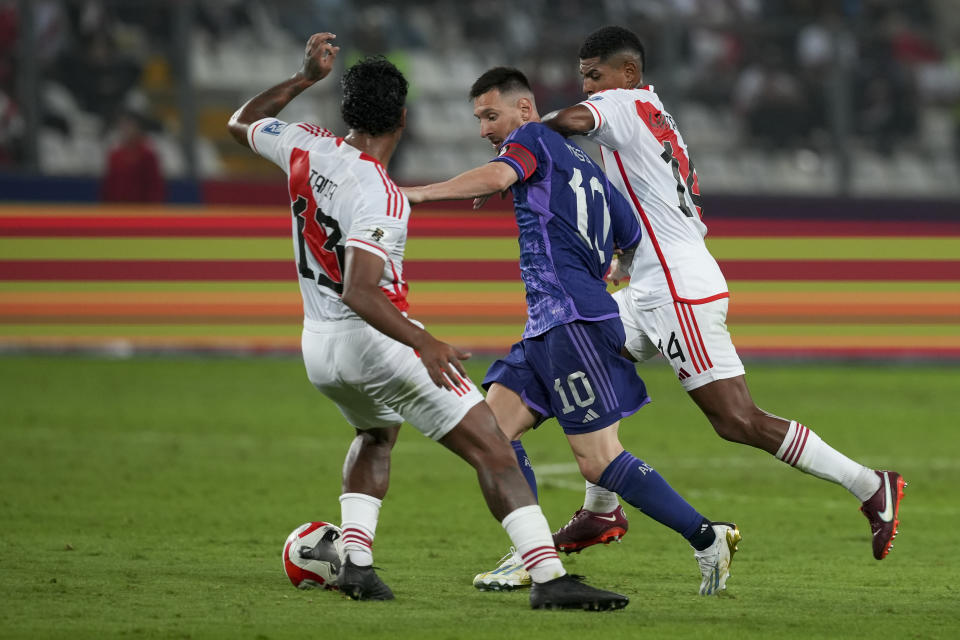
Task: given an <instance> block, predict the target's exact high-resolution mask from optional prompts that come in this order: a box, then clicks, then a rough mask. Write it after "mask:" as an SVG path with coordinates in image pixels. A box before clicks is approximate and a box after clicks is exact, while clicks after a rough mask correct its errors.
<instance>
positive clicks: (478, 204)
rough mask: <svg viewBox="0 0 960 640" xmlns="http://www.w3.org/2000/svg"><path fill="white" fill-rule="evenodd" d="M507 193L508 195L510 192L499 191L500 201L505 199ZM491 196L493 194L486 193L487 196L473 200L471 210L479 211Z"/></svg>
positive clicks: (507, 190)
mask: <svg viewBox="0 0 960 640" xmlns="http://www.w3.org/2000/svg"><path fill="white" fill-rule="evenodd" d="M508 193H510V190H509V189H506V190H504V191H501V192H500V199H501V200H503V199H504V198H506V197H507V194H508ZM491 196H493V194H492V193H488V194H487V195H485V196H480V197H479V198H474V199H473V209H474V210H477V209H479V208H480V207H482V206H483V205H485V204H487V200H489V199H490V198H491Z"/></svg>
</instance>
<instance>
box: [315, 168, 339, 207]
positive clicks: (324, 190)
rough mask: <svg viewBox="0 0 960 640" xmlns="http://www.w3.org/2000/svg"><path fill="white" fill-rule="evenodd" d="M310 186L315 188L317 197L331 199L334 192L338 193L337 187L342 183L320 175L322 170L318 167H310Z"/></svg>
mask: <svg viewBox="0 0 960 640" xmlns="http://www.w3.org/2000/svg"><path fill="white" fill-rule="evenodd" d="M310 186H311V187H312V188H313V193H314V194H315V195H316V196H317V198H326V199H328V200H329V199H330V198H332V197H333V194H334V193H336V191H337V187H339V186H340V185H338V184H337V183H336V182H334V181H333V180H331V179H330V178H327V177H324V176H322V175H320V172H319V171H317V170H316V169H310Z"/></svg>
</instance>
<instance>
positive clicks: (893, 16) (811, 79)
mask: <svg viewBox="0 0 960 640" xmlns="http://www.w3.org/2000/svg"><path fill="white" fill-rule="evenodd" d="M178 4H179V3H170V2H164V1H161V0H139V1H132V0H29V5H30V13H31V19H32V22H33V25H32V28H33V30H34V34H35V40H34V42H35V47H34V48H33V49H32V50H30V51H29V52H25V51H24V49H23V48H22V47H19V46H18V41H20V39H21V37H22V36H23V33H24V25H23V24H22V22H23V20H22V16H21V15H20V14H21V10H22V8H23V6H24V3H23V1H22V0H19V1H18V0H0V169H2V168H8V169H11V168H12V169H16V168H17V167H19V166H21V165H22V164H23V162H24V155H23V149H24V144H23V143H24V136H25V135H26V127H25V118H24V115H25V109H28V108H34V105H30V106H29V107H27V106H24V105H23V104H21V101H22V100H23V96H22V95H21V94H22V92H19V91H18V86H19V84H18V81H19V80H21V78H19V75H20V74H19V71H18V69H19V66H20V65H22V64H23V63H24V60H23V59H22V57H23V56H24V55H29V56H33V59H32V60H31V61H30V62H31V67H32V68H34V69H35V70H36V72H37V74H38V78H39V88H38V91H37V94H38V102H39V104H37V105H35V108H36V113H37V114H38V116H37V117H38V125H39V129H40V132H41V133H40V145H39V154H40V156H41V157H40V162H39V168H40V170H41V171H44V172H49V173H61V174H65V173H81V174H84V173H85V174H89V173H91V172H99V173H102V172H105V171H108V170H109V167H110V166H111V162H110V161H109V155H108V154H109V152H110V149H111V148H112V147H114V146H116V145H118V144H123V143H124V141H129V139H130V135H131V133H130V130H131V127H132V126H133V127H134V128H135V129H137V130H138V132H137V134H138V135H139V136H140V141H141V142H140V144H141V146H143V147H145V148H147V149H148V150H150V149H153V152H154V153H156V155H157V156H158V158H159V160H158V166H160V167H162V168H163V170H164V171H165V172H166V173H168V174H174V175H178V174H182V173H183V172H184V171H185V170H186V166H185V165H184V163H183V160H182V157H181V155H182V149H181V148H180V144H181V142H182V141H181V140H180V139H179V138H178V135H179V133H180V132H181V131H182V130H183V127H184V123H183V121H182V117H183V114H182V113H180V111H179V109H178V106H179V105H180V104H181V102H179V101H178V99H177V97H176V92H177V91H178V90H182V86H183V85H182V84H180V83H178V77H177V74H178V72H181V71H182V70H183V69H192V70H193V71H192V73H193V74H194V75H195V77H194V78H193V80H192V84H191V86H192V88H191V90H192V91H195V92H196V96H195V97H196V101H197V104H198V105H199V108H198V110H197V118H198V121H199V124H198V127H196V130H197V131H198V144H200V145H201V147H200V149H199V152H198V153H199V157H200V163H199V171H200V173H201V174H203V175H221V176H222V175H227V176H228V175H230V174H231V173H236V172H244V171H246V170H248V169H249V167H247V166H245V165H242V164H235V163H233V162H231V159H230V153H231V152H232V151H231V148H230V147H228V146H227V145H226V144H225V141H224V140H222V139H220V138H219V137H218V136H220V135H222V132H219V130H218V128H217V127H218V126H219V124H217V123H220V122H221V120H222V117H223V114H224V113H225V112H227V110H228V109H230V108H231V107H235V105H236V104H238V103H239V101H240V99H241V98H242V97H245V96H248V95H250V94H251V93H252V92H255V91H258V90H260V89H263V88H264V87H265V86H266V85H264V84H263V82H264V80H265V79H266V78H267V77H270V74H276V73H278V72H279V71H276V70H284V71H283V72H284V73H289V72H290V71H291V70H292V69H293V68H295V65H296V61H297V58H298V56H299V51H300V50H301V47H302V42H303V41H304V40H305V39H306V37H307V36H308V35H309V34H310V33H312V32H314V31H317V30H320V29H329V30H332V31H336V32H337V33H338V35H339V42H340V43H341V44H343V45H344V54H345V56H344V57H345V62H349V61H350V60H352V59H355V58H356V57H358V56H360V55H363V54H374V53H386V54H388V55H389V56H390V57H391V59H393V60H394V61H395V62H397V63H398V64H399V65H400V66H401V67H402V68H404V70H405V71H406V72H407V73H408V75H409V76H410V77H411V84H412V90H413V91H412V93H411V103H412V105H411V106H413V105H415V104H417V101H418V100H419V101H421V103H422V105H423V107H424V112H425V113H428V114H429V119H430V120H431V122H433V123H438V124H436V127H435V130H431V129H428V128H427V127H426V126H419V127H418V126H416V120H414V126H412V127H411V132H410V133H411V138H412V139H413V140H414V141H417V140H419V141H421V142H422V143H423V144H425V145H426V144H433V143H437V142H443V141H450V140H451V137H450V136H451V135H454V134H452V133H444V128H443V126H442V124H443V121H444V119H445V118H446V119H449V120H451V122H452V123H451V125H450V127H449V129H450V130H451V131H456V129H457V127H462V125H463V121H461V120H459V119H458V117H457V116H456V112H457V111H458V110H463V109H465V108H466V107H465V106H464V103H465V97H464V93H465V88H464V87H462V86H460V84H463V83H462V81H463V80H464V78H463V77H461V76H463V75H464V74H466V75H469V74H470V73H473V72H474V71H477V70H480V71H482V70H483V69H484V68H486V67H487V66H491V65H495V64H512V65H516V66H518V67H520V68H521V69H523V70H524V71H526V72H528V74H529V75H530V77H531V80H532V82H533V83H534V85H535V89H536V93H537V97H538V100H539V101H540V103H541V104H540V106H541V111H542V112H546V111H549V110H551V109H553V108H558V107H561V106H566V105H569V104H571V103H573V102H575V101H577V100H579V99H580V98H581V97H582V96H581V92H580V86H579V82H578V76H577V67H576V58H577V55H576V54H577V50H578V49H579V46H580V43H581V42H582V40H583V37H584V36H585V35H586V34H587V33H588V32H589V31H590V30H592V29H594V28H596V27H598V26H601V25H603V24H621V25H624V26H627V27H629V28H631V29H633V30H635V31H636V32H637V33H638V34H639V35H640V36H641V38H642V39H643V40H644V42H645V43H646V46H647V57H648V65H647V73H646V79H647V80H648V81H650V82H653V83H655V84H656V85H657V88H658V91H659V92H660V94H661V97H662V98H663V99H664V101H665V103H666V105H667V107H668V108H670V109H671V111H673V112H674V115H675V116H678V115H679V116H682V115H684V114H689V118H690V120H691V125H690V129H691V131H690V132H689V133H687V134H686V136H687V138H688V142H691V144H697V143H698V140H702V142H700V144H702V145H703V146H706V147H708V148H709V147H710V146H711V145H712V146H713V147H714V148H715V149H716V152H717V153H718V154H719V153H722V152H723V151H724V148H726V151H727V152H729V151H730V150H732V149H733V148H736V149H755V150H757V153H765V152H783V151H785V150H806V151H809V152H810V153H816V154H829V153H830V152H831V149H833V148H834V147H835V146H836V145H838V144H843V145H850V146H851V147H852V148H855V149H857V150H862V151H863V152H864V153H873V154H875V155H877V156H878V157H884V156H889V155H891V154H894V153H895V152H897V150H898V149H900V148H901V147H902V148H906V149H909V150H910V151H911V152H913V153H915V154H916V156H917V157H920V158H923V157H926V156H929V155H931V154H940V155H941V156H942V155H943V154H944V153H947V154H949V155H950V159H949V162H950V163H951V166H952V167H954V168H955V167H956V164H957V161H958V158H960V106H958V105H960V12H957V11H956V10H955V9H956V6H955V5H956V3H955V2H954V0H763V1H761V0H549V1H548V0H527V1H525V2H516V1H515V0H459V1H457V0H403V1H400V0H397V1H395V2H384V1H379V2H375V1H373V0H275V1H268V0H216V1H205V2H193V3H188V6H189V7H190V9H189V15H188V16H187V19H188V20H189V25H188V30H187V32H188V33H189V34H190V35H189V47H188V46H186V45H187V43H184V42H182V41H180V40H178V35H177V34H178V31H177V29H176V28H175V25H176V21H177V19H179V17H178V16H177V15H175V7H176V6H177V5H178ZM184 50H189V51H190V52H191V54H190V58H189V60H187V61H186V62H178V56H180V55H182V53H183V51H184ZM241 55H249V56H252V57H251V59H250V60H247V61H244V60H238V57H239V56H241ZM218 56H219V57H223V58H225V59H226V61H225V62H223V64H222V66H220V67H218V66H216V64H217V62H216V61H217V60H218V59H219V58H218ZM271 56H272V57H271ZM256 57H259V58H261V59H262V60H260V61H259V63H260V64H254V62H256V60H254V58H256ZM231 59H232V62H233V63H234V64H233V65H231V64H230V63H231ZM266 59H270V60H274V59H275V60H276V64H275V65H270V64H267V62H266V61H265V60H266ZM178 65H179V66H178ZM231 66H232V67H233V68H231ZM258 71H259V72H258ZM260 72H262V73H260ZM282 77H284V76H283V75H280V76H276V75H274V76H272V81H278V80H280V79H282ZM452 80H456V83H455V82H452ZM457 83H459V84H457ZM466 86H469V82H467V83H466ZM335 93H336V92H335V91H331V92H329V94H330V95H329V96H328V98H327V99H326V102H323V100H321V101H320V102H318V105H317V107H316V108H317V109H318V110H320V111H321V112H323V113H325V114H330V113H334V114H335V113H336V110H335V104H333V106H331V105H330V104H328V103H330V101H332V100H335ZM445 102H449V104H450V105H451V106H450V109H449V114H448V113H447V112H446V111H444V110H443V109H440V108H439V107H438V105H442V104H444V103H445ZM427 103H429V104H427ZM438 109H439V110H438ZM207 119H209V120H210V124H209V126H206V120H207ZM678 119H679V120H680V125H681V129H684V126H685V125H684V120H683V118H682V117H678ZM467 126H469V124H468V125H467ZM220 128H222V127H220ZM470 135H471V136H472V135H473V132H472V131H471V132H470ZM454 139H455V136H454ZM924 140H928V141H929V142H930V145H932V146H929V145H928V146H929V148H927V147H925V146H924V144H925V143H924ZM694 148H695V149H696V148H697V147H696V146H695V147H694ZM95 155H97V156H99V157H100V158H101V160H100V161H98V162H91V160H90V158H91V157H93V156H95ZM473 160H474V159H470V160H469V161H468V162H472V161H473ZM940 161H941V162H947V160H945V159H944V158H942V157H941V158H940ZM468 166H469V165H468ZM422 169H423V171H425V172H427V173H429V172H430V168H429V167H422ZM405 173H406V175H409V176H411V177H413V178H419V177H421V176H418V175H416V171H415V170H414V169H412V168H411V167H405ZM424 177H433V176H424ZM152 193H157V192H156V191H153V192H152Z"/></svg>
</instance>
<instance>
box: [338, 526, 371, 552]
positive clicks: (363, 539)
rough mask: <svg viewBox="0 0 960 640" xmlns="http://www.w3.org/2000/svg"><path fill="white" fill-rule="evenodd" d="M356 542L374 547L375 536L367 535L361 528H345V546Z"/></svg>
mask: <svg viewBox="0 0 960 640" xmlns="http://www.w3.org/2000/svg"><path fill="white" fill-rule="evenodd" d="M350 543H355V544H359V545H361V546H364V547H367V548H372V547H373V538H371V537H370V536H368V535H366V534H365V533H363V532H362V531H360V530H359V529H344V530H343V544H344V546H346V545H348V544H350Z"/></svg>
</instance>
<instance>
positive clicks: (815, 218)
mask: <svg viewBox="0 0 960 640" xmlns="http://www.w3.org/2000/svg"><path fill="white" fill-rule="evenodd" d="M956 8H957V4H956V2H955V0H843V1H841V0H770V1H761V0H593V1H589V2H587V1H581V0H552V1H551V2H546V1H543V0H530V1H528V2H508V1H506V0H463V1H457V2H454V1H441V0H432V1H431V0H406V1H403V2H399V1H398V2H372V1H366V0H273V1H267V0H209V1H205V0H177V1H169V0H0V349H2V350H3V351H5V352H8V353H9V352H18V351H23V350H27V351H35V350H56V351H59V350H88V349H92V350H108V351H111V352H114V353H119V354H124V353H131V352H137V351H152V350H166V349H171V348H175V349H184V348H186V349H191V350H228V351H239V352H259V351H270V352H272V351H284V352H292V351H296V350H297V348H298V343H299V330H298V326H299V314H300V309H299V304H300V303H299V295H298V292H297V290H296V285H295V281H294V276H295V269H294V266H293V261H292V254H291V250H290V246H289V242H290V241H289V221H288V219H287V214H286V213H285V212H286V210H287V206H288V204H287V203H286V201H285V200H286V196H285V188H284V185H283V183H282V176H281V174H280V173H279V171H278V170H277V169H275V168H274V167H272V165H269V163H267V162H266V161H264V160H262V159H259V158H257V157H255V156H254V155H253V154H251V153H250V152H249V151H248V150H246V149H244V148H241V147H240V146H238V145H236V143H234V142H233V141H232V140H231V139H229V137H228V135H227V132H226V128H225V123H226V121H227V119H228V117H229V116H230V114H231V113H232V112H233V110H234V109H236V107H237V106H238V105H239V104H240V103H241V102H242V101H243V100H245V99H246V98H248V97H249V96H251V95H253V94H254V93H256V92H257V91H260V90H262V89H264V88H266V87H267V86H270V85H272V84H274V83H276V82H278V81H279V80H281V79H283V78H285V77H287V76H289V75H290V74H292V73H293V72H294V71H295V70H296V69H297V67H298V65H299V62H300V58H301V55H302V48H303V42H304V41H305V39H306V37H307V36H308V35H309V34H310V33H313V32H315V31H318V30H330V31H333V32H335V33H337V34H338V40H337V43H338V44H339V45H341V47H342V51H341V57H340V61H339V67H340V68H339V69H338V71H336V72H335V73H334V74H333V76H332V79H331V80H328V81H326V82H322V83H320V84H319V85H317V86H315V87H314V88H312V89H311V90H310V91H309V92H308V93H306V94H304V95H303V96H301V97H300V98H299V99H298V100H297V101H295V102H294V103H293V104H292V105H291V106H290V107H288V109H287V110H286V111H285V112H284V113H283V114H281V115H282V117H284V118H285V119H287V120H298V119H304V120H309V121H314V122H319V123H321V124H323V125H325V126H328V127H330V128H331V129H334V130H335V131H342V130H343V125H342V123H341V121H340V118H339V113H338V96H339V89H338V86H337V82H336V79H337V78H338V77H339V72H340V71H341V70H342V68H343V67H344V65H348V64H350V62H351V61H353V60H356V59H357V58H358V57H360V56H362V55H367V54H376V53H383V54H386V55H388V57H390V58H391V59H392V60H393V61H394V62H395V63H397V64H398V66H400V67H401V68H402V69H403V70H404V72H405V73H406V74H407V76H408V78H409V80H410V82H411V95H410V100H409V105H408V106H409V110H410V120H409V128H408V133H407V136H406V138H405V141H404V142H403V143H402V145H401V150H400V153H399V156H398V157H397V158H396V159H395V161H394V164H393V165H392V166H391V173H392V174H394V176H395V177H396V179H397V180H398V181H399V182H401V183H408V184H411V183H418V182H423V181H428V180H434V179H439V178H446V177H449V176H450V175H453V174H454V173H456V172H459V171H461V170H464V169H467V168H470V167H472V166H475V165H477V164H479V163H482V162H484V161H485V160H487V159H488V158H489V157H490V150H489V146H488V145H487V143H486V142H485V141H483V140H481V139H480V138H479V137H478V135H477V130H476V126H475V123H474V120H473V118H472V115H471V109H470V106H469V102H468V101H467V99H466V94H467V90H468V88H469V85H470V84H471V83H472V81H473V80H474V79H475V78H476V77H477V76H478V75H479V74H480V73H481V72H482V71H483V70H485V69H486V68H487V67H489V66H493V65H499V64H510V65H515V66H517V67H519V68H521V69H522V70H524V71H525V72H527V73H528V75H529V76H530V78H531V80H532V81H533V83H534V84H535V88H536V93H537V99H538V102H539V106H540V109H541V112H543V113H545V112H547V111H550V110H552V109H555V108H559V107H562V106H566V105H569V104H571V103H573V102H575V101H577V100H579V99H580V97H581V93H580V89H579V81H578V74H577V66H576V61H577V55H576V54H577V50H578V48H579V45H580V42H581V41H582V39H583V37H584V36H585V35H586V34H587V33H589V32H590V31H591V30H593V29H594V28H596V27H598V26H601V25H603V24H610V23H615V24H621V25H624V26H627V27H629V28H631V29H633V30H635V31H636V32H638V33H639V34H640V35H641V37H642V38H643V39H644V41H645V43H646V44H647V53H648V69H647V73H646V78H645V79H646V80H647V81H648V82H650V83H652V84H655V85H656V86H657V90H658V92H659V93H660V95H661V96H662V98H663V100H664V102H665V104H666V106H667V108H668V109H669V110H670V111H671V112H672V113H673V115H674V116H675V117H676V119H677V120H678V122H679V124H680V127H681V130H682V131H683V132H684V136H685V137H686V139H687V142H688V143H689V145H690V147H691V149H692V154H693V158H694V159H695V162H696V165H697V170H698V173H699V175H700V182H701V185H702V189H703V194H704V199H705V210H704V211H705V221H707V223H708V226H709V227H710V230H711V235H710V236H709V238H708V240H709V243H710V247H711V249H712V250H713V251H714V253H715V255H717V257H718V258H719V259H720V261H721V264H722V266H723V268H724V270H725V273H726V274H727V277H728V279H729V280H730V284H731V291H732V292H733V294H734V297H733V301H732V304H731V316H730V326H731V330H732V332H733V334H734V340H735V342H736V343H737V345H738V348H739V349H740V350H741V352H742V353H743V355H745V356H747V357H764V356H766V357H771V356H772V357H778V358H779V357H815V358H820V357H831V358H838V357H840V358H884V359H886V358H890V357H897V358H904V359H914V358H923V359H928V358H938V359H939V358H950V359H956V358H960V12H957V11H956ZM137 129H142V130H143V131H145V135H146V139H147V142H146V143H145V145H142V146H145V147H147V148H149V149H152V150H153V151H154V154H155V157H156V162H157V170H156V171H155V172H151V170H150V169H149V166H147V168H145V169H143V172H142V174H141V173H140V172H139V171H136V172H135V171H134V170H133V169H131V163H129V162H128V163H126V164H124V163H123V162H122V159H123V158H124V157H125V156H122V155H121V156H114V158H115V162H120V164H121V166H120V167H119V169H120V171H119V172H118V171H116V170H115V169H116V167H114V169H113V170H112V169H110V166H111V161H110V158H111V154H112V153H113V152H114V151H115V149H116V148H117V145H118V144H119V143H120V142H121V141H122V140H127V139H129V138H130V136H131V135H132V134H131V130H132V131H134V132H135V131H136V130H137ZM588 145H589V143H588ZM138 149H139V151H138V153H141V152H142V153H144V154H147V155H150V154H149V152H148V151H147V152H144V151H143V149H142V148H139V147H138ZM127 157H129V156H127ZM137 157H140V156H137ZM116 158H119V159H120V160H116ZM140 179H142V180H144V182H143V184H144V185H145V186H143V187H140V188H137V189H130V188H126V189H125V188H124V187H125V186H127V187H129V186H130V185H132V184H135V182H134V180H140ZM131 192H132V193H131ZM513 234H514V227H513V223H512V216H511V215H510V211H509V209H508V207H507V205H506V204H505V203H496V204H494V205H493V206H491V207H490V209H489V210H488V211H485V212H483V213H480V214H474V213H471V212H469V211H468V209H467V208H466V207H465V206H462V205H459V204H450V205H445V206H440V207H433V208H424V209H418V210H417V211H416V212H415V214H414V216H413V219H412V222H411V234H410V238H411V240H410V245H409V249H408V263H407V277H408V280H409V281H410V282H411V304H412V314H413V315H414V316H415V317H417V318H418V319H420V320H423V321H425V322H426V323H427V324H428V325H429V326H430V327H432V328H433V329H434V330H435V331H436V332H437V333H438V334H440V335H441V336H442V337H444V338H447V339H449V340H451V341H454V342H456V343H458V344H461V345H463V346H467V347H472V348H474V349H480V350H485V351H489V352H491V353H497V352H500V351H502V350H503V348H504V347H505V346H506V345H508V344H509V343H510V342H512V341H513V340H514V339H515V338H516V337H517V336H518V335H519V331H520V327H521V326H522V323H523V321H524V306H523V297H522V288H521V285H520V283H519V279H518V271H517V268H516V264H515V261H516V243H515V240H514V239H513Z"/></svg>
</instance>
